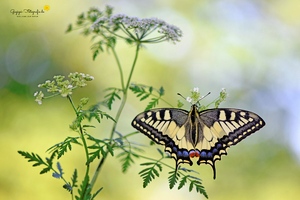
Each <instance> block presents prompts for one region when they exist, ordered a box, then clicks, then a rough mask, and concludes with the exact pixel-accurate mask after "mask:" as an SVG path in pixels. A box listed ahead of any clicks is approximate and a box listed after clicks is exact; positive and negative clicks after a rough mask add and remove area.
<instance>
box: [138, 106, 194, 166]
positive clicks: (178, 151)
mask: <svg viewBox="0 0 300 200" xmlns="http://www.w3.org/2000/svg"><path fill="white" fill-rule="evenodd" d="M188 115H189V112H188V111H186V110H182V109H175V108H166V109H165V108H162V109H153V110H149V111H146V112H143V113H140V114H139V115H137V116H136V117H135V118H134V119H133V121H132V126H133V127H134V128H136V129H137V130H139V131H140V132H142V133H144V134H145V135H146V136H148V137H149V138H150V139H152V140H153V141H154V142H156V143H157V144H161V145H165V151H166V152H168V153H170V155H171V156H172V157H173V158H174V159H175V160H176V163H177V165H178V164H179V163H189V164H190V165H192V163H193V162H192V161H191V159H190V157H189V149H193V146H192V144H191V143H190V142H188V141H187V140H186V137H185V136H186V132H187V130H186V127H185V126H184V125H185V124H186V122H187V121H188Z"/></svg>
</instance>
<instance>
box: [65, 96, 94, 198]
mask: <svg viewBox="0 0 300 200" xmlns="http://www.w3.org/2000/svg"><path fill="white" fill-rule="evenodd" d="M67 98H68V99H69V101H70V103H71V105H72V107H73V110H74V111H75V113H76V116H77V117H78V116H79V113H78V112H77V109H76V107H75V105H74V102H73V100H72V98H71V96H70V95H68V96H67ZM79 135H80V138H81V140H82V144H83V148H84V151H85V157H86V161H88V159H89V152H88V146H87V143H86V140H85V138H84V132H83V129H82V126H81V123H80V124H79ZM89 171H90V165H89V164H86V171H85V177H87V176H88V175H89ZM87 187H88V185H87ZM87 187H86V188H84V190H85V191H84V194H85V192H86V190H87ZM84 196H85V195H84Z"/></svg>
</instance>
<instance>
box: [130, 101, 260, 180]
mask: <svg viewBox="0 0 300 200" xmlns="http://www.w3.org/2000/svg"><path fill="white" fill-rule="evenodd" d="M264 125H265V122H264V120H263V119H262V118H261V117H260V116H258V115H257V114H255V113H253V112H250V111H247V110H240V109H235V108H216V109H208V110H203V111H200V112H199V111H198V106H196V104H194V105H192V107H191V110H190V111H186V110H183V109H176V108H158V109H152V110H148V111H145V112H142V113H140V114H138V115H137V116H136V117H135V118H134V120H133V121H132V126H133V127H134V128H136V129H137V130H139V131H140V132H142V133H144V134H145V135H146V136H148V137H149V138H150V139H152V140H153V141H154V142H156V143H157V144H161V145H164V146H165V151H166V152H168V153H169V154H170V155H171V157H173V158H174V159H175V160H176V168H177V167H178V165H179V164H181V163H188V164H190V165H192V164H193V162H192V160H191V158H197V159H198V160H197V164H198V165H200V164H201V163H205V164H209V165H210V166H211V167H212V169H213V177H214V179H215V178H216V168H215V162H216V161H217V160H221V156H222V155H227V152H226V151H227V149H228V148H229V147H230V146H232V145H235V144H237V143H239V142H240V141H241V140H243V139H244V138H246V137H247V136H249V135H251V134H252V133H254V132H256V131H258V130H259V129H260V128H262V127H263V126H264Z"/></svg>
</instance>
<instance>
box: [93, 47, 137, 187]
mask: <svg viewBox="0 0 300 200" xmlns="http://www.w3.org/2000/svg"><path fill="white" fill-rule="evenodd" d="M139 49H140V43H138V44H137V48H136V51H135V57H134V60H133V63H132V67H131V70H130V73H129V76H128V80H127V83H126V86H125V88H124V84H123V81H122V89H123V98H122V101H121V104H120V107H119V109H118V112H117V114H116V117H115V121H116V122H115V123H114V124H113V127H112V130H111V133H110V137H109V140H110V143H112V140H113V137H114V134H115V131H116V128H117V125H118V121H119V119H120V116H121V113H122V111H123V108H124V106H125V104H126V101H127V92H128V88H129V85H130V81H131V77H132V74H133V71H134V68H135V65H136V62H137V58H138V53H139ZM113 52H114V50H113ZM114 56H115V58H116V60H117V63H118V67H119V71H120V73H122V75H121V77H123V72H122V69H121V65H120V63H119V59H117V58H118V57H117V54H116V53H115V52H114ZM107 155H108V152H106V154H104V155H103V157H102V158H101V160H100V162H99V164H98V167H97V169H96V171H95V173H94V176H93V179H92V180H91V187H93V186H94V184H95V182H96V180H97V178H98V175H99V173H100V170H101V167H102V166H103V163H104V161H105V160H106V158H107Z"/></svg>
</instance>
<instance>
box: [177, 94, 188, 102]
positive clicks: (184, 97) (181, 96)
mask: <svg viewBox="0 0 300 200" xmlns="http://www.w3.org/2000/svg"><path fill="white" fill-rule="evenodd" d="M177 95H178V96H181V97H182V98H183V99H184V100H186V98H185V97H184V96H183V95H182V94H180V93H177Z"/></svg>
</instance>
